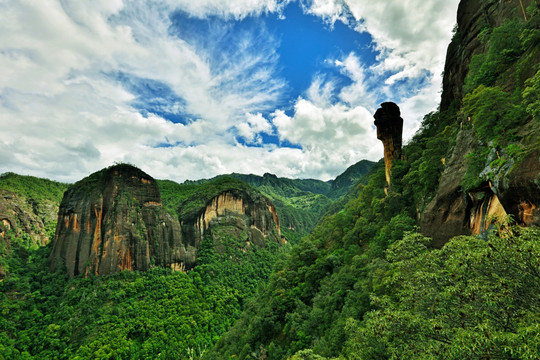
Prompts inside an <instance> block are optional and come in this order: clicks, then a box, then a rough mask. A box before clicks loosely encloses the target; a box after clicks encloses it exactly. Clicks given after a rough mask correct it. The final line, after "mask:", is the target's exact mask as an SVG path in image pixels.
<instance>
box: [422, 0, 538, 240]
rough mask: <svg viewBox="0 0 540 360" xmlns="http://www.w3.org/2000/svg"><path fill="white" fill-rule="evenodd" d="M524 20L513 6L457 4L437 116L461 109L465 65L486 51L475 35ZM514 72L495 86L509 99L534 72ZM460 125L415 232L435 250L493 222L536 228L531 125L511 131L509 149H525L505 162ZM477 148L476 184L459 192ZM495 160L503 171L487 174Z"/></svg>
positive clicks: (514, 0) (532, 58)
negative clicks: (480, 162) (481, 157)
mask: <svg viewBox="0 0 540 360" xmlns="http://www.w3.org/2000/svg"><path fill="white" fill-rule="evenodd" d="M525 5H527V4H525ZM525 17H526V15H525V13H524V7H523V6H522V2H520V1H519V0H509V1H502V2H501V1H470V0H462V1H461V2H460V5H459V9H458V18H457V25H458V27H457V32H456V35H455V36H454V38H453V39H452V42H451V44H450V45H449V47H448V52H447V57H446V63H445V71H444V77H443V92H442V99H441V107H440V108H441V110H442V111H445V110H449V109H451V111H452V112H454V111H457V110H458V109H460V108H461V105H462V104H461V102H462V99H463V96H464V85H465V78H466V76H467V73H468V71H469V65H470V62H471V59H472V57H473V56H474V55H476V54H480V53H484V52H485V51H486V45H488V44H486V43H485V42H482V41H481V40H480V34H481V32H482V31H483V30H486V29H488V28H494V27H498V26H501V25H502V24H503V23H504V22H505V21H507V20H509V19H515V18H518V19H521V20H523V19H524V18H525ZM538 56H539V51H538V46H537V45H536V47H530V48H528V50H526V52H525V53H524V55H523V56H522V59H526V60H527V62H528V63H530V64H535V63H538V62H537V61H538ZM519 60H520V59H517V58H516V61H519ZM517 67H518V66H517V65H515V64H514V65H512V66H508V69H506V70H505V71H506V72H504V73H503V75H504V76H501V77H500V78H498V79H497V81H496V82H495V85H497V86H500V87H501V88H504V90H505V91H507V92H508V93H512V91H514V90H515V89H516V87H519V86H521V85H522V84H521V85H520V84H518V82H519V80H518V79H522V80H521V81H524V79H526V78H529V77H531V76H533V75H534V73H535V72H536V71H537V67H535V66H525V65H523V64H522V65H520V68H521V70H520V71H521V72H520V73H519V76H518V74H517V72H516V68H517ZM523 116H527V115H526V114H525V115H523ZM461 121H462V124H461V125H463V126H460V129H459V130H458V135H457V139H456V143H455V146H454V147H453V149H452V151H451V154H450V156H449V157H448V160H447V161H446V166H445V170H444V172H443V174H442V176H441V178H440V181H439V187H438V190H437V193H436V195H435V196H434V198H433V199H432V200H431V202H430V203H429V204H428V205H427V207H426V208H425V210H424V212H423V213H422V216H421V219H420V228H421V231H422V232H423V233H424V234H425V235H427V236H430V237H432V239H433V245H434V246H436V247H440V246H442V245H444V243H445V242H446V241H448V240H449V239H450V238H451V237H453V236H456V235H462V234H466V235H469V234H473V235H478V234H480V235H485V234H486V233H487V230H489V228H490V226H492V224H493V221H494V219H495V218H496V217H499V218H501V217H506V216H508V215H510V216H511V217H512V219H513V220H514V221H515V222H516V223H518V224H521V225H525V226H530V225H536V226H540V211H539V209H538V208H539V207H540V151H539V150H534V149H535V148H536V149H538V142H537V139H538V132H539V127H538V124H535V120H533V119H531V118H529V119H528V123H527V124H525V125H523V126H521V128H520V129H517V131H518V133H519V137H518V139H517V140H514V142H515V144H514V145H515V146H517V147H519V148H521V149H526V151H524V154H525V157H524V158H512V157H510V156H505V155H504V151H505V149H504V146H498V145H497V144H494V143H490V144H481V143H480V141H479V139H478V138H477V137H476V135H475V130H474V124H471V123H470V118H468V119H465V118H464V117H463V116H461ZM480 146H484V148H488V149H489V155H488V158H487V159H486V163H485V164H484V169H483V170H482V171H481V172H480V175H479V178H480V180H481V183H480V185H478V186H476V187H475V188H474V189H467V190H465V189H463V187H462V184H463V180H464V178H465V175H466V173H467V168H468V166H469V162H468V159H467V156H468V155H469V154H470V153H471V151H475V150H476V149H478V148H479V147H480ZM531 149H532V150H531ZM499 153H500V154H499ZM499 155H501V156H499ZM501 158H503V160H505V161H506V162H505V165H503V166H499V167H496V166H495V168H492V165H491V164H492V163H493V162H496V161H497V160H499V159H501Z"/></svg>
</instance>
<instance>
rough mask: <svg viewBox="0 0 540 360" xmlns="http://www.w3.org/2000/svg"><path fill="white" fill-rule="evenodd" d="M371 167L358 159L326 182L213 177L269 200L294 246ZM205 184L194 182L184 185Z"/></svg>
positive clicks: (236, 176) (283, 230)
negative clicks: (241, 185)
mask: <svg viewBox="0 0 540 360" xmlns="http://www.w3.org/2000/svg"><path fill="white" fill-rule="evenodd" d="M374 165H375V163H374V162H372V161H369V160H361V161H359V162H358V163H356V164H353V165H351V166H350V167H349V168H348V169H346V170H345V172H343V173H342V174H341V175H339V176H338V177H336V179H335V180H331V181H327V182H325V181H321V180H315V179H289V178H283V177H278V176H276V175H273V174H268V173H266V174H264V175H263V176H258V175H253V174H249V175H247V174H237V173H233V174H229V175H221V176H218V177H217V178H220V177H223V176H225V177H232V178H235V179H238V180H241V181H243V182H245V183H247V184H249V185H251V186H252V187H253V188H255V189H257V190H258V191H260V192H261V193H263V194H264V195H265V196H267V197H268V198H269V199H271V200H272V202H273V203H274V205H275V207H276V211H277V214H278V216H279V220H280V224H281V229H282V232H283V234H284V235H285V237H286V238H287V239H288V240H289V241H290V242H291V243H296V242H298V241H299V239H300V238H301V237H302V236H305V235H307V234H309V233H310V232H311V231H312V230H313V228H314V227H315V225H316V224H317V222H318V221H319V220H320V218H321V216H323V215H324V214H326V213H328V212H329V211H330V212H331V211H333V210H331V209H334V208H335V205H333V203H334V202H341V201H340V200H341V199H342V198H343V197H344V196H345V195H347V193H348V192H349V191H351V190H352V189H353V188H354V186H355V185H357V184H358V183H359V182H362V181H364V182H365V180H366V177H365V175H366V174H367V173H368V172H369V171H370V170H371V169H372V168H373V166H374ZM214 179H216V178H214ZM207 181H208V180H198V181H195V182H186V184H190V183H192V184H200V183H205V182H207Z"/></svg>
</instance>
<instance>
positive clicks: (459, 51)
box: [441, 0, 534, 111]
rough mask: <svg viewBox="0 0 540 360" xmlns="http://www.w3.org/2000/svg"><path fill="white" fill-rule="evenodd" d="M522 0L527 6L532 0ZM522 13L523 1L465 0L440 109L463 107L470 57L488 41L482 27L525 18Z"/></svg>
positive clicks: (448, 59)
mask: <svg viewBox="0 0 540 360" xmlns="http://www.w3.org/2000/svg"><path fill="white" fill-rule="evenodd" d="M523 3H525V5H524V6H528V5H529V3H530V2H527V1H523ZM523 16H524V15H523V11H522V7H521V2H520V0H509V1H508V0H505V1H478V0H463V1H461V2H460V3H459V7H458V12H457V28H456V31H455V35H454V38H453V39H452V42H451V43H450V45H449V46H448V50H447V52H446V61H445V64H444V76H443V89H442V96H441V110H443V111H444V110H447V109H448V108H449V107H450V106H451V105H452V104H454V106H455V107H456V108H459V107H460V105H461V100H462V99H463V95H464V90H463V85H464V83H465V77H466V76H467V73H468V72H469V65H470V62H471V59H472V57H473V56H474V55H476V54H479V53H482V52H484V51H485V50H486V44H485V43H483V42H482V41H481V40H480V33H481V32H482V30H484V29H485V28H486V27H487V26H489V27H496V26H500V25H501V24H502V23H503V22H504V21H505V20H508V19H513V18H519V19H523ZM530 70H531V71H532V70H534V69H530ZM529 75H532V73H531V74H529Z"/></svg>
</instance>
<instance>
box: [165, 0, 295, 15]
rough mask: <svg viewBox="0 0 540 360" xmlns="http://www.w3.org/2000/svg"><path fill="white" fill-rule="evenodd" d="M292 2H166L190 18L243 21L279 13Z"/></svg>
mask: <svg viewBox="0 0 540 360" xmlns="http://www.w3.org/2000/svg"><path fill="white" fill-rule="evenodd" d="M291 1H294V0H227V1H223V0H196V1H194V0H169V1H168V2H169V3H171V5H174V6H175V7H178V8H179V9H182V10H184V11H186V12H188V13H189V14H191V15H192V16H196V17H201V18H202V17H206V16H220V17H225V18H234V19H243V18H245V17H247V16H258V15H261V14H263V13H276V12H277V13H280V12H281V11H282V10H283V8H284V7H285V6H286V5H287V4H288V3H290V2H291Z"/></svg>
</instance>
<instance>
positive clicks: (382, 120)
mask: <svg viewBox="0 0 540 360" xmlns="http://www.w3.org/2000/svg"><path fill="white" fill-rule="evenodd" d="M400 115H401V112H400V110H399V106H397V105H396V104H395V103H393V102H385V103H382V104H381V107H380V108H379V109H377V111H376V112H375V115H373V116H374V118H375V125H376V126H377V139H379V140H381V141H382V143H383V146H384V165H385V175H386V183H387V185H388V186H390V177H391V175H392V163H393V161H394V160H396V159H401V145H402V134H403V119H402V118H401V116H400Z"/></svg>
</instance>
